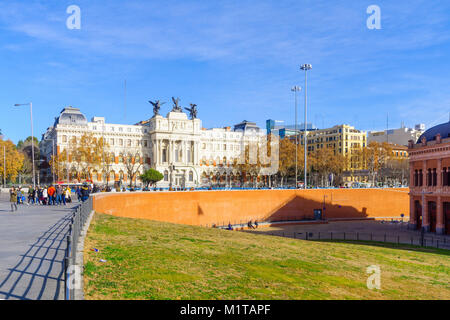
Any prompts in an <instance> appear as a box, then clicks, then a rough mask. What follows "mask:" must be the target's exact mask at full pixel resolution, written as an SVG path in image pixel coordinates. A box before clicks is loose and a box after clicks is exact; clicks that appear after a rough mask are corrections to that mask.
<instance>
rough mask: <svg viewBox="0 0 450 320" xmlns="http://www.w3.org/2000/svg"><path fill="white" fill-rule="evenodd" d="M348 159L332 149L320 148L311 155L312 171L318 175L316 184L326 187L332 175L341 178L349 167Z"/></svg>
mask: <svg viewBox="0 0 450 320" xmlns="http://www.w3.org/2000/svg"><path fill="white" fill-rule="evenodd" d="M347 163H348V161H347V157H345V156H344V155H342V154H339V153H335V151H334V150H333V149H332V148H320V149H316V150H315V151H314V152H312V153H311V164H312V170H313V172H315V173H316V175H317V178H318V179H317V181H316V184H319V181H320V185H321V186H325V185H326V181H327V179H328V176H329V175H330V174H333V175H335V176H339V175H340V174H341V173H342V172H343V171H344V170H345V169H346V167H347Z"/></svg>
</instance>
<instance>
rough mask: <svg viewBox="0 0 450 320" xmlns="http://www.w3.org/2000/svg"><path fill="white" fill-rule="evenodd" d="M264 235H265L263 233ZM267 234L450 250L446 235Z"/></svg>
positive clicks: (306, 232) (335, 232)
mask: <svg viewBox="0 0 450 320" xmlns="http://www.w3.org/2000/svg"><path fill="white" fill-rule="evenodd" d="M263 234H264V233H263ZM266 234H269V235H272V236H279V237H285V238H293V239H300V240H310V241H323V240H332V241H357V242H383V243H390V244H403V245H414V246H419V247H433V248H438V249H447V250H450V237H449V236H445V235H442V236H440V235H428V234H424V233H422V234H419V235H417V234H416V235H414V234H411V235H406V234H392V233H391V234H390V233H381V232H372V233H369V232H344V231H321V232H317V231H316V232H310V231H302V232H299V231H291V232H287V231H274V232H268V233H266Z"/></svg>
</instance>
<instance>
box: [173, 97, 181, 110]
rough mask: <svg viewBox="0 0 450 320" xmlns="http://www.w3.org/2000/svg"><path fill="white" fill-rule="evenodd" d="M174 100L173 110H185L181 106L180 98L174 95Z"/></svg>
mask: <svg viewBox="0 0 450 320" xmlns="http://www.w3.org/2000/svg"><path fill="white" fill-rule="evenodd" d="M172 101H173V109H172V112H183V109H182V108H181V107H180V105H179V103H180V98H176V99H175V98H174V97H172Z"/></svg>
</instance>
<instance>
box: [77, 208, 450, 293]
mask: <svg viewBox="0 0 450 320" xmlns="http://www.w3.org/2000/svg"><path fill="white" fill-rule="evenodd" d="M92 248H97V249H99V252H94V251H91V249H92ZM449 254H450V253H449V251H445V250H437V249H419V248H417V247H409V246H395V247H390V248H389V247H383V246H380V245H379V244H378V245H374V246H371V245H367V244H359V243H333V242H313V241H302V240H295V239H288V238H280V237H273V236H265V235H258V234H250V233H244V232H236V231H226V230H218V229H207V228H202V227H192V226H185V225H176V224H170V223H162V222H154V221H147V220H138V219H127V218H117V217H112V216H109V215H103V214H96V215H95V216H94V219H93V220H92V224H91V227H90V229H89V233H88V236H87V238H86V242H85V255H84V259H85V260H84V261H85V275H84V276H85V278H84V281H85V297H86V299H450V284H449V279H450V256H449ZM100 259H105V260H106V262H100ZM369 265H379V266H380V267H381V289H380V290H369V289H367V286H366V281H367V277H368V275H367V274H366V268H367V267H368V266H369Z"/></svg>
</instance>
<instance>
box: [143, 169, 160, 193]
mask: <svg viewBox="0 0 450 320" xmlns="http://www.w3.org/2000/svg"><path fill="white" fill-rule="evenodd" d="M140 178H141V180H142V182H143V183H145V185H146V187H147V188H148V186H149V185H154V184H156V183H157V182H158V181H161V180H162V179H163V178H164V176H163V174H162V173H161V172H159V171H158V170H155V169H152V168H150V169H148V170H147V171H145V172H144V173H143V174H142V175H140Z"/></svg>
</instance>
